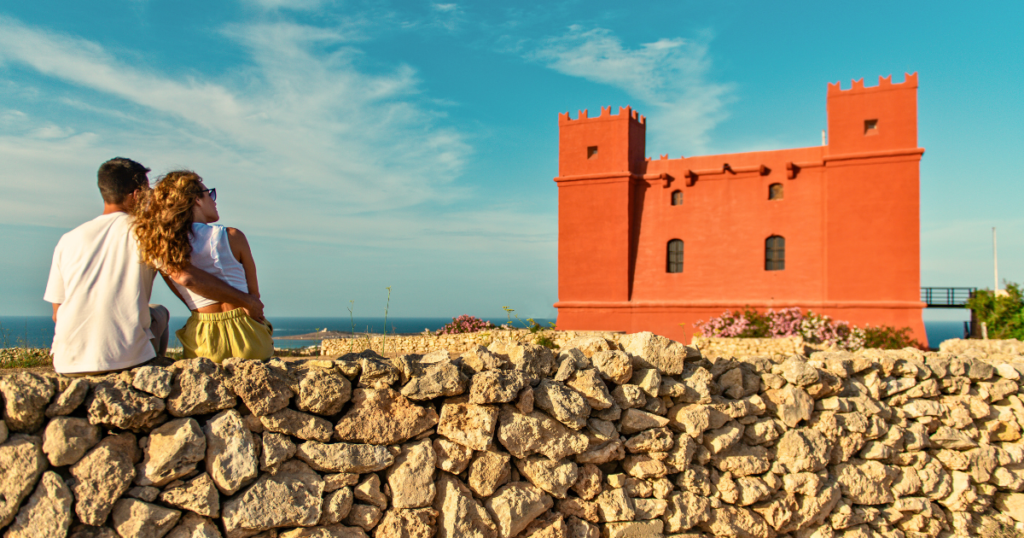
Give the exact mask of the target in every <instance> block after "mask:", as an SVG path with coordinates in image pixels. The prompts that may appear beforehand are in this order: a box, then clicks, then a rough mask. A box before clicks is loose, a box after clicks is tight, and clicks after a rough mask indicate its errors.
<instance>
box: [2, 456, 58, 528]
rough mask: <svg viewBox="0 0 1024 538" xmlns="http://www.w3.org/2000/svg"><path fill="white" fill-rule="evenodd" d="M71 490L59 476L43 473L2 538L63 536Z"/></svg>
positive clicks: (49, 472) (50, 472) (48, 472)
mask: <svg viewBox="0 0 1024 538" xmlns="http://www.w3.org/2000/svg"><path fill="white" fill-rule="evenodd" d="M71 502H72V499H71V490H69V489H68V487H67V486H66V485H64V481H63V480H61V478H60V475H58V474H57V473H55V472H53V471H47V472H45V473H43V477H42V479H41V480H40V481H39V485H38V486H36V490H35V491H34V492H33V493H32V496H31V497H29V499H28V502H26V503H25V505H24V506H22V508H21V510H20V511H19V512H18V517H17V519H15V520H14V523H13V524H11V526H10V528H8V529H7V533H6V534H4V538H43V537H49V536H67V532H68V527H70V526H71Z"/></svg>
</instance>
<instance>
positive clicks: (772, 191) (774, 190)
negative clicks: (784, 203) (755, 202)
mask: <svg viewBox="0 0 1024 538" xmlns="http://www.w3.org/2000/svg"><path fill="white" fill-rule="evenodd" d="M768 199H769V200H781V199H782V183H772V184H771V185H769V186H768Z"/></svg>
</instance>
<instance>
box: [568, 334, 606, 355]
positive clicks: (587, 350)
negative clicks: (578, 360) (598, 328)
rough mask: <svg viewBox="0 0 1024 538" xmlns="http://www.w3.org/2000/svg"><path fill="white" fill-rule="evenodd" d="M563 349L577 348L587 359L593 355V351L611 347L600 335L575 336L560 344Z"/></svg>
mask: <svg viewBox="0 0 1024 538" xmlns="http://www.w3.org/2000/svg"><path fill="white" fill-rule="evenodd" d="M562 348H563V349H566V350H570V349H577V350H579V351H580V353H581V354H582V355H583V357H584V358H587V359H589V358H590V357H593V356H594V353H597V352H600V351H611V349H612V347H611V346H610V345H608V341H607V340H605V339H604V338H603V337H600V336H577V337H576V338H573V339H572V340H569V341H568V342H566V343H565V345H564V346H562Z"/></svg>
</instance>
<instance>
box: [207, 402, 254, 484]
mask: <svg viewBox="0 0 1024 538" xmlns="http://www.w3.org/2000/svg"><path fill="white" fill-rule="evenodd" d="M203 431H204V433H205V434H206V454H205V458H206V472H207V473H209V475H210V478H211V479H213V483H214V484H216V485H217V489H219V490H220V492H221V493H223V494H225V495H234V494H235V492H237V491H238V490H239V489H241V488H242V486H244V485H246V484H248V483H250V482H252V481H253V480H255V479H256V476H257V475H258V474H259V469H258V465H257V459H256V447H255V446H254V445H253V439H252V434H251V433H250V432H249V429H248V428H246V427H245V423H244V422H243V421H242V415H240V414H239V413H238V411H236V410H234V409H227V410H225V411H221V412H220V413H218V414H217V415H216V416H214V417H213V418H211V419H210V420H209V421H208V422H207V423H206V427H205V428H203Z"/></svg>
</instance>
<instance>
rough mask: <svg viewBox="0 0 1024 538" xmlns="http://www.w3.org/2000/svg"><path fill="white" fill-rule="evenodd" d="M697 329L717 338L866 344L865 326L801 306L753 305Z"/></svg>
mask: <svg viewBox="0 0 1024 538" xmlns="http://www.w3.org/2000/svg"><path fill="white" fill-rule="evenodd" d="M696 327H697V330H698V331H699V332H700V333H701V334H702V335H704V336H708V337H715V338H785V337H787V336H800V337H802V338H803V339H804V341H805V342H808V343H811V344H826V345H830V346H831V345H834V346H837V347H839V348H842V349H848V350H853V349H860V348H862V347H864V342H865V333H864V330H863V329H859V328H857V327H853V326H852V325H850V324H849V323H848V322H845V321H833V320H832V318H830V317H829V316H825V315H821V314H815V313H814V312H811V311H808V312H807V314H804V313H803V312H801V311H800V309H799V308H795V307H794V308H785V309H782V310H768V312H766V313H764V314H762V313H760V312H758V311H756V310H753V309H751V308H747V309H745V310H743V311H742V312H733V311H726V312H724V313H723V314H722V315H721V316H719V317H716V318H711V319H709V320H708V321H703V320H701V321H698V322H697V323H696Z"/></svg>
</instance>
